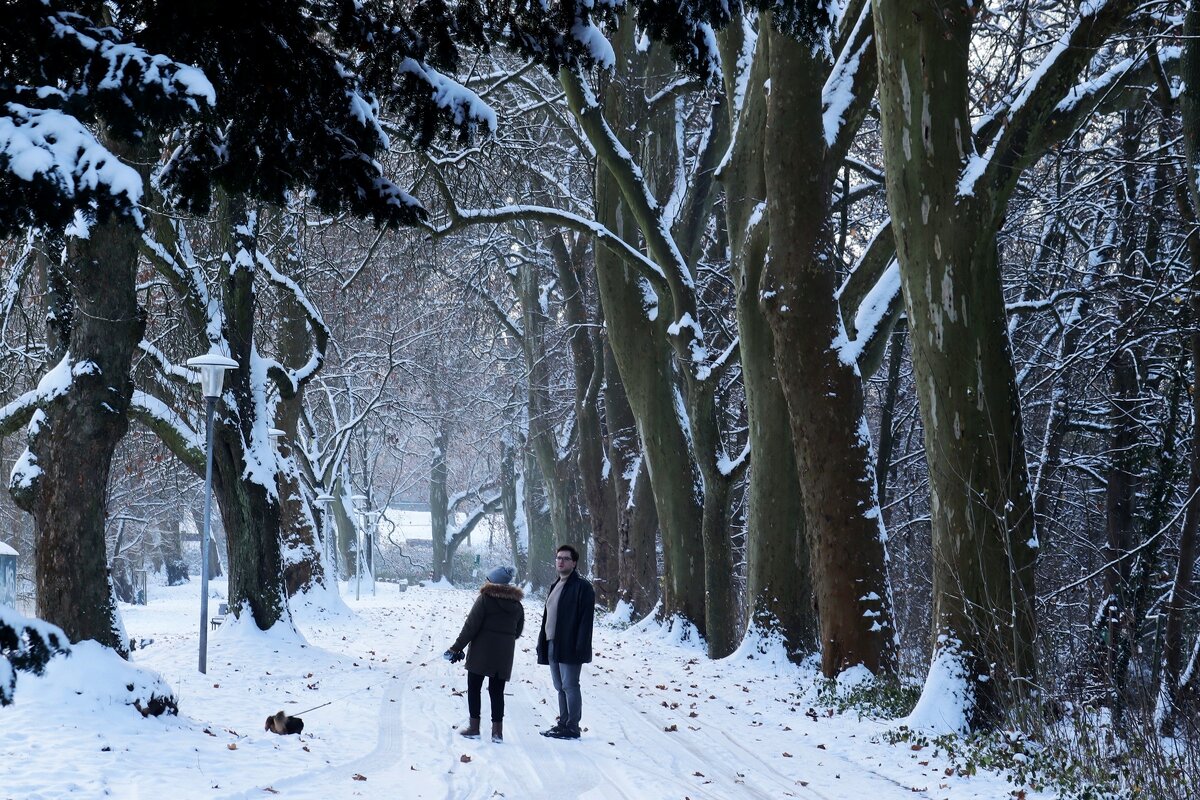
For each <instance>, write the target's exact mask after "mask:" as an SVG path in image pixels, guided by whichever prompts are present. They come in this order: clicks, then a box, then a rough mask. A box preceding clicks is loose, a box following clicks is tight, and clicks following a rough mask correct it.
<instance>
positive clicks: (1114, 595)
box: [1102, 111, 1143, 719]
mask: <svg viewBox="0 0 1200 800" xmlns="http://www.w3.org/2000/svg"><path fill="white" fill-rule="evenodd" d="M1123 117H1124V120H1123V123H1122V126H1121V139H1122V146H1123V147H1122V149H1123V151H1124V154H1125V158H1126V162H1125V167H1124V169H1123V173H1124V176H1123V181H1122V183H1121V194H1120V202H1119V208H1118V210H1117V215H1118V220H1119V222H1118V224H1119V226H1120V235H1121V240H1120V246H1119V248H1118V251H1119V258H1118V276H1117V282H1116V287H1115V289H1116V295H1117V296H1116V297H1115V298H1114V299H1115V301H1116V307H1117V320H1118V324H1119V326H1120V328H1122V329H1129V327H1130V326H1131V324H1132V323H1133V321H1134V317H1135V315H1136V314H1137V313H1138V311H1137V305H1138V297H1137V295H1138V288H1137V284H1138V283H1139V282H1140V280H1139V278H1138V275H1137V273H1138V268H1137V265H1136V262H1137V260H1138V255H1137V251H1138V250H1139V249H1140V243H1139V241H1138V230H1137V227H1138V226H1137V220H1136V214H1137V203H1138V183H1139V180H1140V179H1139V176H1138V172H1139V170H1137V169H1136V167H1135V166H1134V165H1133V163H1132V159H1134V158H1135V157H1136V153H1137V137H1138V129H1139V127H1140V126H1139V125H1138V124H1137V115H1136V114H1135V113H1134V112H1132V111H1126V112H1123ZM1139 361H1140V359H1139V357H1138V351H1137V349H1136V348H1135V347H1134V346H1131V345H1129V344H1128V343H1125V342H1122V343H1120V346H1119V348H1118V350H1117V351H1116V352H1115V353H1113V357H1112V362H1111V368H1112V372H1111V378H1112V379H1111V383H1110V385H1109V414H1108V423H1109V429H1110V431H1111V434H1110V440H1109V452H1110V453H1111V454H1112V455H1111V458H1110V461H1109V469H1108V474H1107V476H1106V478H1107V480H1106V481H1105V488H1104V512H1105V514H1104V517H1105V542H1104V549H1103V551H1102V552H1103V557H1104V561H1105V563H1106V564H1107V565H1108V566H1107V567H1106V568H1105V570H1104V575H1103V579H1104V594H1105V599H1104V624H1105V627H1106V629H1107V632H1106V633H1107V635H1106V637H1105V648H1104V667H1105V674H1106V675H1107V678H1108V681H1109V688H1110V689H1111V698H1110V700H1111V703H1112V709H1113V713H1114V715H1116V716H1117V718H1118V719H1119V718H1120V715H1121V711H1122V710H1123V709H1124V707H1125V704H1126V701H1127V699H1128V698H1127V697H1126V696H1125V694H1126V684H1127V680H1126V678H1127V675H1126V672H1127V666H1128V662H1129V659H1128V655H1129V653H1130V652H1131V650H1132V648H1133V647H1134V639H1135V637H1136V634H1135V629H1136V626H1137V624H1138V621H1137V620H1135V619H1133V618H1132V617H1131V605H1132V600H1133V598H1132V587H1131V585H1130V582H1129V578H1130V573H1131V570H1130V567H1131V564H1132V562H1131V561H1130V559H1129V557H1128V556H1129V553H1130V551H1132V550H1133V548H1134V546H1135V535H1134V532H1135V514H1136V508H1135V506H1136V504H1137V494H1138V489H1139V486H1138V484H1139V482H1140V481H1139V478H1140V476H1139V472H1140V466H1139V461H1140V459H1139V454H1138V449H1139V445H1140V442H1139V435H1138V431H1139V429H1140V428H1141V427H1142V424H1143V422H1142V410H1141V407H1142V400H1141V394H1142V386H1141V380H1140V378H1139V373H1140V372H1141V367H1140V365H1139Z"/></svg>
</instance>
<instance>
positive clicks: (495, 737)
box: [492, 719, 504, 744]
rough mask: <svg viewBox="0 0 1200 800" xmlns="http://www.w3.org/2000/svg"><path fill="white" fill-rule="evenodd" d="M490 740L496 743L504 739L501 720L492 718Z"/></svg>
mask: <svg viewBox="0 0 1200 800" xmlns="http://www.w3.org/2000/svg"><path fill="white" fill-rule="evenodd" d="M492 741H493V742H495V743H496V744H500V743H501V742H503V741H504V722H503V721H502V720H496V719H494V720H492Z"/></svg>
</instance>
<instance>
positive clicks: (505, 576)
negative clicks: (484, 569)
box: [487, 567, 517, 583]
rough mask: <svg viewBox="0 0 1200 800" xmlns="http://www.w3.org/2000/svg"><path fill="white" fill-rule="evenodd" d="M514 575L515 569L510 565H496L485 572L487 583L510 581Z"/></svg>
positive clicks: (515, 573)
mask: <svg viewBox="0 0 1200 800" xmlns="http://www.w3.org/2000/svg"><path fill="white" fill-rule="evenodd" d="M516 575H517V571H516V570H515V569H513V568H512V567H496V568H495V569H493V570H492V571H491V572H489V573H488V574H487V579H488V582H489V583H511V582H512V579H513V578H515V577H516Z"/></svg>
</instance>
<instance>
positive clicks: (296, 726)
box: [263, 711, 304, 736]
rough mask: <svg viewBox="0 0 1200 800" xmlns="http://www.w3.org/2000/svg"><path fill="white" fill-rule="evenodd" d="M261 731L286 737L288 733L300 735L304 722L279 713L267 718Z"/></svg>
mask: <svg viewBox="0 0 1200 800" xmlns="http://www.w3.org/2000/svg"><path fill="white" fill-rule="evenodd" d="M263 730H264V731H271V732H272V733H278V734H279V735H280V736H287V735H288V734H289V733H301V732H302V731H303V730H304V720H302V719H300V718H299V717H289V716H288V715H287V714H285V713H284V712H282V711H280V712H279V713H277V714H272V715H271V716H269V717H267V721H266V724H264V725H263Z"/></svg>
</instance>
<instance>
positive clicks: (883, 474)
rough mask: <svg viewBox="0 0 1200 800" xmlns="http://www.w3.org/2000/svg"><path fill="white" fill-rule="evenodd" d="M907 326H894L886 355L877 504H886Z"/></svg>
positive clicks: (880, 417) (880, 416)
mask: <svg viewBox="0 0 1200 800" xmlns="http://www.w3.org/2000/svg"><path fill="white" fill-rule="evenodd" d="M907 333H908V327H907V325H905V324H904V323H900V324H898V325H897V326H896V329H895V331H893V333H892V345H891V353H890V355H889V357H888V374H887V388H886V389H884V394H883V407H882V408H881V409H880V411H879V453H878V455H877V456H876V458H875V481H876V483H877V484H878V485H879V504H880V506H881V507H883V506H886V505H887V488H888V479H889V476H890V475H891V472H892V451H893V449H894V441H895V430H894V428H895V424H896V423H895V420H896V395H898V394H899V393H900V366H901V365H902V364H903V363H904V340H905V339H906V338H907Z"/></svg>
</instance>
